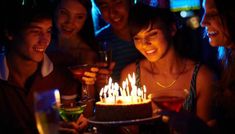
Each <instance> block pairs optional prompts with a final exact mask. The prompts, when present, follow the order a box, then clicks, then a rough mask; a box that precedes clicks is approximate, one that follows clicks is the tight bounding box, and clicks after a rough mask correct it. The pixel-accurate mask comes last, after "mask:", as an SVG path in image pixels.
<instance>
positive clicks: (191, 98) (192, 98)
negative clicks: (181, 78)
mask: <svg viewBox="0 0 235 134" xmlns="http://www.w3.org/2000/svg"><path fill="white" fill-rule="evenodd" d="M200 66H201V64H200V63H198V64H196V65H195V67H194V71H193V75H192V79H191V84H190V89H189V95H188V97H187V98H186V99H185V102H184V105H183V108H184V109H185V110H187V111H189V112H193V113H195V112H196V97H197V94H196V82H197V74H198V71H199V69H200Z"/></svg>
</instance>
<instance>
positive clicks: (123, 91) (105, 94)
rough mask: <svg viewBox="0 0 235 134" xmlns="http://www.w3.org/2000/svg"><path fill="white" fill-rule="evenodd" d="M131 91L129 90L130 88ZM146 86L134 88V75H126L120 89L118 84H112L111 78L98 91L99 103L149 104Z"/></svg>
mask: <svg viewBox="0 0 235 134" xmlns="http://www.w3.org/2000/svg"><path fill="white" fill-rule="evenodd" d="M129 87H130V88H131V90H130V88H129ZM146 90H147V89H146V86H145V85H144V86H143V87H142V88H138V87H137V86H136V79H135V74H134V73H133V74H132V75H130V74H128V78H127V79H126V80H125V81H123V82H122V87H120V86H119V85H118V83H112V78H109V82H108V84H107V85H105V86H104V87H103V88H102V89H101V90H100V94H99V95H100V102H99V103H105V104H116V105H118V104H122V105H123V104H127V105H129V104H137V103H145V102H149V100H151V99H147V98H146Z"/></svg>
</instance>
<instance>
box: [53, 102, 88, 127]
mask: <svg viewBox="0 0 235 134" xmlns="http://www.w3.org/2000/svg"><path fill="white" fill-rule="evenodd" d="M85 108H86V103H84V102H82V101H79V102H72V103H68V104H61V105H60V106H59V107H57V109H58V111H59V115H60V117H61V119H62V120H63V121H65V122H72V121H74V122H76V121H77V119H78V118H79V117H80V115H81V114H82V113H83V111H84V110H85Z"/></svg>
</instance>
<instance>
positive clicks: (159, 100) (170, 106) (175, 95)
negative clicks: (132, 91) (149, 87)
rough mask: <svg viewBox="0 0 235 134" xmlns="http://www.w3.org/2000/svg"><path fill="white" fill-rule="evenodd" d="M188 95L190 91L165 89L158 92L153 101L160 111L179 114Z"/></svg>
mask: <svg viewBox="0 0 235 134" xmlns="http://www.w3.org/2000/svg"><path fill="white" fill-rule="evenodd" d="M187 95H188V90H187V89H184V90H172V89H166V90H165V89H164V90H158V91H157V93H156V95H155V96H154V97H153V98H152V101H153V102H154V103H155V104H156V105H157V107H158V108H160V109H167V110H171V111H175V112H179V111H180V109H181V107H182V105H183V103H184V100H185V98H186V97H187Z"/></svg>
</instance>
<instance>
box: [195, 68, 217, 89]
mask: <svg viewBox="0 0 235 134" xmlns="http://www.w3.org/2000/svg"><path fill="white" fill-rule="evenodd" d="M216 82H217V77H216V75H215V73H214V72H213V71H212V70H211V69H209V68H208V67H207V66H206V65H201V67H200V69H199V72H198V75H197V90H198V92H200V91H203V92H205V91H207V92H213V89H214V87H215V83H216Z"/></svg>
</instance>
